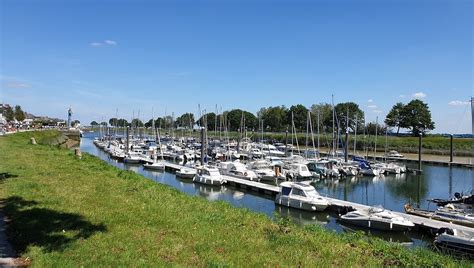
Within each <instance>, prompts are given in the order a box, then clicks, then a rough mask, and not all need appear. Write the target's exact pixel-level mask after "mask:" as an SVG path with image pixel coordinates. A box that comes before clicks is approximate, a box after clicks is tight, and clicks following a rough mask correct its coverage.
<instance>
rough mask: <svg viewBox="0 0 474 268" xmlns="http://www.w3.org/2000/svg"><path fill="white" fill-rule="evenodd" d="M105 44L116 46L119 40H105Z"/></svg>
mask: <svg viewBox="0 0 474 268" xmlns="http://www.w3.org/2000/svg"><path fill="white" fill-rule="evenodd" d="M104 44H107V45H111V46H116V45H117V42H115V41H113V40H105V41H104Z"/></svg>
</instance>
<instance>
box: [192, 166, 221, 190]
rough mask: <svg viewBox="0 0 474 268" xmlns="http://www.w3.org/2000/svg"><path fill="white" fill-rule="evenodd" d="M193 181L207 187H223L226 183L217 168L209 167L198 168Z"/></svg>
mask: <svg viewBox="0 0 474 268" xmlns="http://www.w3.org/2000/svg"><path fill="white" fill-rule="evenodd" d="M193 181H194V182H197V183H202V184H207V185H222V184H224V183H225V182H226V181H225V179H224V178H223V177H222V175H221V173H220V172H219V170H218V169H217V168H214V167H209V166H204V167H201V168H198V170H197V173H196V175H194V178H193Z"/></svg>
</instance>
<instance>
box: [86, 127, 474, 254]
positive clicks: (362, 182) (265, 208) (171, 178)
mask: <svg viewBox="0 0 474 268" xmlns="http://www.w3.org/2000/svg"><path fill="white" fill-rule="evenodd" d="M93 137H94V133H87V134H86V135H85V137H84V138H83V139H82V142H81V150H82V151H84V152H88V153H90V154H93V155H96V156H98V157H100V158H101V159H103V160H105V161H107V162H108V163H110V164H112V165H114V166H116V167H119V168H122V169H126V170H132V171H135V172H137V173H140V174H142V175H144V176H145V177H147V178H149V179H151V180H154V181H156V182H158V183H162V184H166V185H169V186H172V187H174V188H176V189H179V190H180V191H183V192H185V193H187V194H189V195H197V196H201V197H203V198H206V199H207V200H210V201H214V200H223V201H226V202H229V203H230V204H232V205H233V206H236V207H245V208H249V209H251V210H253V211H257V212H260V213H263V214H266V215H267V216H269V217H271V218H275V217H286V218H290V219H291V220H293V221H294V222H295V223H296V224H301V225H305V224H320V225H324V226H325V227H326V228H328V229H331V230H334V231H336V232H343V231H353V229H354V228H353V227H350V228H348V227H346V226H343V225H341V224H339V223H338V222H337V221H336V219H335V216H336V215H331V214H328V213H325V212H320V213H312V212H306V211H301V210H297V209H290V208H286V207H280V206H276V205H275V203H274V202H273V198H272V197H271V196H267V195H261V194H258V193H255V192H247V191H245V190H242V189H236V188H232V187H226V186H222V187H211V186H205V185H200V184H194V183H193V182H192V181H189V180H188V181H187V180H181V179H179V178H176V176H175V175H174V174H173V173H168V172H157V171H148V170H144V169H143V168H142V166H141V165H125V164H123V163H121V162H118V161H116V160H113V159H110V158H109V156H108V155H107V154H106V153H104V152H103V151H101V150H100V149H98V148H97V147H96V146H95V145H94V144H93V143H92V139H93ZM423 171H424V173H423V174H421V175H413V174H402V175H400V176H398V175H397V176H395V175H390V176H385V177H376V178H369V177H358V178H347V179H345V180H341V181H331V180H326V181H322V182H318V183H316V185H315V186H316V188H317V190H318V191H319V192H320V193H321V194H322V195H327V196H330V197H334V198H338V199H342V200H348V201H353V202H357V203H361V204H366V205H382V206H384V207H385V208H388V209H391V210H395V211H403V205H404V204H405V203H407V202H409V201H410V202H416V203H419V204H420V207H422V208H428V206H429V202H427V199H430V198H449V197H452V196H453V194H454V193H455V192H463V191H464V192H467V191H470V190H471V189H474V174H473V170H472V169H465V168H456V167H455V168H448V167H441V166H433V165H424V166H423ZM431 208H434V205H431ZM371 234H372V235H375V236H378V237H381V238H383V239H385V240H387V241H393V242H398V243H403V244H404V245H407V246H428V245H430V244H431V242H432V240H433V238H432V237H430V236H427V235H425V234H419V233H415V232H409V233H406V234H400V233H385V232H374V231H371Z"/></svg>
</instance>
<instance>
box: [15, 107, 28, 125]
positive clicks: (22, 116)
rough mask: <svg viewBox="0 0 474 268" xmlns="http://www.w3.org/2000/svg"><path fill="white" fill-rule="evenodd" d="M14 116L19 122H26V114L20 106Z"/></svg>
mask: <svg viewBox="0 0 474 268" xmlns="http://www.w3.org/2000/svg"><path fill="white" fill-rule="evenodd" d="M14 114H15V119H16V120H17V121H19V122H21V121H23V120H25V118H26V116H25V112H23V110H22V109H21V106H20V105H17V106H15V112H14Z"/></svg>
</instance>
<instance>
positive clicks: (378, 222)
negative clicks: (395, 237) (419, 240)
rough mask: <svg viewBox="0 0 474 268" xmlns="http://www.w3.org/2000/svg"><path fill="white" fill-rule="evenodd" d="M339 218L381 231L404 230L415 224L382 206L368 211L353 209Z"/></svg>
mask: <svg viewBox="0 0 474 268" xmlns="http://www.w3.org/2000/svg"><path fill="white" fill-rule="evenodd" d="M339 219H340V220H341V221H342V222H345V223H348V224H353V225H357V226H361V227H365V228H369V229H375V230H381V231H399V232H404V231H407V230H409V229H410V228H412V227H414V226H415V224H413V222H411V221H409V220H407V219H405V218H404V217H402V216H399V215H397V214H395V213H393V212H391V211H389V210H385V209H384V208H382V207H371V208H370V209H369V210H368V211H360V210H355V211H351V212H348V213H346V214H344V215H342V216H340V218H339Z"/></svg>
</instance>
